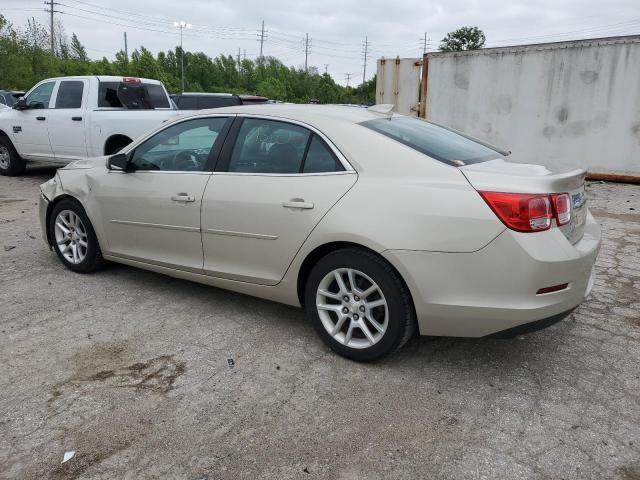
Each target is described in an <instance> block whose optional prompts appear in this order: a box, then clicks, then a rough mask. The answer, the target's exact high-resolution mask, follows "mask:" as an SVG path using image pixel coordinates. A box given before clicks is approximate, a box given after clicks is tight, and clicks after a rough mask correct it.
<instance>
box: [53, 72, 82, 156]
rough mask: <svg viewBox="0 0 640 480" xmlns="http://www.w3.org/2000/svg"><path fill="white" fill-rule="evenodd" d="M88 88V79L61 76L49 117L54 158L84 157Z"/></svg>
mask: <svg viewBox="0 0 640 480" xmlns="http://www.w3.org/2000/svg"><path fill="white" fill-rule="evenodd" d="M88 90H89V88H88V80H82V79H74V80H61V81H60V83H59V84H58V89H57V91H56V94H55V102H54V104H53V108H52V109H50V110H49V119H48V126H49V138H50V140H51V149H52V150H53V154H54V155H55V157H56V159H60V160H69V161H71V160H78V159H82V158H86V157H87V142H86V138H85V121H86V119H85V118H84V113H85V108H86V104H87V97H88ZM83 107H85V108H83Z"/></svg>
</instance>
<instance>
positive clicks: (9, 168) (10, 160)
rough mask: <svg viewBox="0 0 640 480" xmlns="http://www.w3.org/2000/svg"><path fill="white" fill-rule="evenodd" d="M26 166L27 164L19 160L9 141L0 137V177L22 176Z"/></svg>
mask: <svg viewBox="0 0 640 480" xmlns="http://www.w3.org/2000/svg"><path fill="white" fill-rule="evenodd" d="M26 166H27V162H25V161H24V160H23V159H22V158H20V155H18V152H16V149H15V148H14V146H13V144H12V143H11V140H9V139H8V138H7V137H0V175H6V176H8V177H12V176H15V175H22V174H23V173H24V170H25V168H26Z"/></svg>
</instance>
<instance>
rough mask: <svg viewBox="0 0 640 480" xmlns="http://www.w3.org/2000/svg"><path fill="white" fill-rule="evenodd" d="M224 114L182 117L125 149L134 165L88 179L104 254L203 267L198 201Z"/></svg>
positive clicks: (217, 144) (181, 266) (219, 140)
mask: <svg viewBox="0 0 640 480" xmlns="http://www.w3.org/2000/svg"><path fill="white" fill-rule="evenodd" d="M228 122H229V117H228V116H227V117H224V116H218V117H206V118H195V119H189V120H184V121H182V122H179V123H174V124H172V125H170V126H168V127H167V128H165V129H163V130H161V131H159V132H158V133H156V134H155V135H153V136H151V137H150V138H148V139H147V140H145V141H143V142H142V143H140V144H139V145H137V146H135V147H134V149H132V150H131V151H129V153H127V155H128V156H129V162H130V164H131V167H132V168H133V169H134V171H131V172H127V173H125V172H123V171H116V170H111V171H109V172H107V173H106V174H104V175H103V176H102V178H100V180H99V181H96V182H95V183H96V184H95V185H93V186H92V187H91V188H92V192H93V195H92V197H93V201H94V205H93V206H92V209H93V210H96V211H98V212H99V216H100V218H99V219H98V223H99V224H100V225H102V227H103V237H104V238H103V239H102V241H103V243H104V245H103V250H104V251H105V253H107V254H108V255H114V256H118V257H123V258H128V259H131V260H137V261H141V262H146V263H152V264H156V265H162V266H168V267H173V268H179V269H183V270H188V271H196V272H202V239H201V234H200V207H201V203H202V194H203V192H204V189H205V186H206V184H207V182H208V181H209V178H210V176H211V171H210V170H211V168H210V163H209V162H210V161H211V159H213V158H215V157H217V153H218V152H219V150H220V146H221V145H222V142H223V139H224V136H225V135H226V131H227V124H228Z"/></svg>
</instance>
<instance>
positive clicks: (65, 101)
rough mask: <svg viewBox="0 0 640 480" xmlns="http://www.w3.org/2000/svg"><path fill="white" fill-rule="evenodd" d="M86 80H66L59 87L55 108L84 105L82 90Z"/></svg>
mask: <svg viewBox="0 0 640 480" xmlns="http://www.w3.org/2000/svg"><path fill="white" fill-rule="evenodd" d="M83 90H84V82H82V81H73V80H64V81H62V82H60V86H59V87H58V95H57V96H56V106H55V108H80V107H82V92H83Z"/></svg>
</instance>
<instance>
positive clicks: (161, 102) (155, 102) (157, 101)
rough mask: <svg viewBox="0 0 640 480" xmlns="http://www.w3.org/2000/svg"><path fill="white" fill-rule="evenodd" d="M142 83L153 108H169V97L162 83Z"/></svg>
mask: <svg viewBox="0 0 640 480" xmlns="http://www.w3.org/2000/svg"><path fill="white" fill-rule="evenodd" d="M142 85H143V87H144V89H145V90H146V91H147V96H148V97H149V101H150V102H151V106H152V107H153V108H169V99H168V98H167V94H166V93H165V91H164V88H162V85H157V84H155V83H143V84H142Z"/></svg>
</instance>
